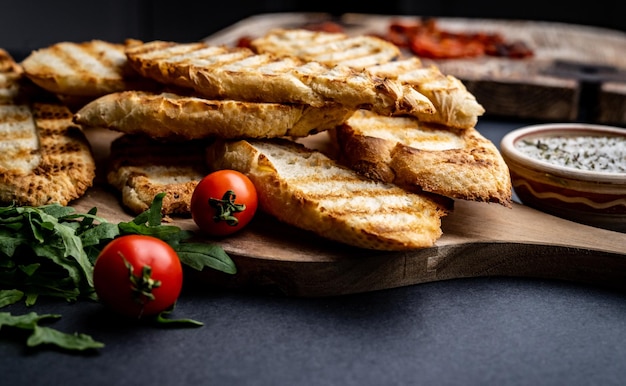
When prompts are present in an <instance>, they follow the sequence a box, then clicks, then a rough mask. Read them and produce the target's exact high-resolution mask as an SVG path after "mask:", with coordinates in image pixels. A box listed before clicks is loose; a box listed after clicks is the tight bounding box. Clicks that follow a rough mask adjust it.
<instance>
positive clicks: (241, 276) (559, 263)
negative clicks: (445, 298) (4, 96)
mask: <svg viewBox="0 0 626 386" xmlns="http://www.w3.org/2000/svg"><path fill="white" fill-rule="evenodd" d="M86 134H87V136H88V139H89V141H90V143H91V144H92V148H93V151H94V155H95V158H96V162H97V167H98V176H97V178H96V184H95V187H94V188H91V189H90V190H88V192H87V194H86V195H85V196H84V197H83V198H81V199H79V200H77V201H76V202H75V203H73V206H74V207H75V208H76V209H77V210H78V211H79V212H83V213H84V212H86V211H88V210H89V209H91V208H92V207H97V208H98V215H100V216H102V217H104V218H106V219H108V220H109V221H113V222H120V221H129V220H130V219H132V218H133V217H134V215H132V214H130V213H128V212H126V211H125V210H124V209H123V208H122V207H121V206H120V201H119V195H118V193H117V192H116V191H114V190H112V189H111V188H109V187H107V185H106V184H105V180H104V172H103V171H104V170H105V163H106V161H107V158H108V155H109V146H110V143H111V141H112V140H113V139H114V138H116V137H117V136H119V135H120V134H119V133H117V132H113V131H110V130H106V129H87V130H86ZM306 141H307V142H308V143H307V144H308V145H310V146H312V147H317V148H321V147H323V146H324V145H325V143H327V141H328V137H327V136H325V134H318V135H316V136H313V137H310V138H307V139H306ZM442 223H443V226H442V227H443V236H442V237H441V238H440V239H439V240H438V241H437V243H436V245H435V246H434V247H432V248H425V249H419V250H414V251H409V252H381V251H371V250H362V249H357V248H354V247H350V246H346V245H342V244H339V243H336V242H332V241H328V240H325V239H322V238H320V237H317V236H315V235H313V234H311V233H308V232H305V231H302V230H299V229H297V228H294V227H291V226H288V225H285V224H282V223H279V222H278V221H276V220H274V219H273V218H271V217H269V216H267V215H264V214H262V213H259V214H258V215H257V216H256V217H255V218H254V220H253V221H252V223H251V224H249V226H248V227H247V228H246V229H244V230H243V231H242V232H241V233H239V234H236V235H234V236H231V237H229V238H226V239H221V240H218V239H214V240H209V239H203V240H202V241H205V242H209V243H217V244H219V245H221V246H222V247H223V248H224V249H225V250H226V252H227V253H228V254H229V255H230V256H231V257H232V258H233V260H234V261H235V264H236V265H237V268H238V273H237V274H236V275H226V274H222V273H221V272H216V271H205V272H202V273H196V272H191V271H190V276H189V277H190V278H191V279H192V280H193V283H198V284H199V285H200V286H202V287H206V286H212V285H216V286H222V287H227V288H237V289H256V290H262V291H265V292H273V293H280V294H285V295H289V296H303V297H313V296H332V295H343V294H351V293H359V292H367V291H374V290H380V289H386V288H394V287H399V286H407V285H413V284H418V283H424V282H430V281H437V280H447V279H455V278H467V277H478V276H490V275H504V276H525V277H536V278H551V279H562V280H571V281H576V282H580V283H592V284H597V285H607V286H611V287H616V288H620V289H621V288H624V287H626V280H624V277H625V276H626V233H618V232H613V231H608V230H603V229H599V228H594V227H590V226H585V225H581V224H577V223H573V222H570V221H566V220H562V219H559V218H557V217H553V216H550V215H547V214H544V213H542V212H539V211H536V210H534V209H531V208H528V207H525V206H522V205H518V204H515V205H514V206H513V208H512V209H509V208H505V207H503V206H501V205H497V204H486V203H473V202H465V201H459V200H457V201H456V202H455V208H454V211H453V212H452V214H450V215H448V216H447V217H444V218H443V219H442ZM173 224H174V225H178V226H180V227H181V228H183V229H188V230H197V228H196V226H195V224H194V223H193V221H192V220H191V219H189V218H186V219H185V218H178V219H175V221H174V222H173Z"/></svg>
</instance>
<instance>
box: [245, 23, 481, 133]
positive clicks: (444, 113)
mask: <svg viewBox="0 0 626 386" xmlns="http://www.w3.org/2000/svg"><path fill="white" fill-rule="evenodd" d="M356 42H358V43H360V44H361V45H360V46H353V45H352V44H351V43H356ZM385 43H386V44H387V45H391V46H393V47H396V46H395V45H393V44H391V43H389V42H386V41H385ZM250 47H251V48H252V49H253V50H254V51H255V52H257V53H266V54H275V55H281V56H288V55H291V56H296V57H301V58H303V59H305V60H315V61H319V62H322V63H324V64H326V65H329V66H333V65H341V66H348V67H351V68H354V69H355V70H359V71H362V70H366V71H367V72H368V73H370V74H372V75H374V76H377V77H380V78H387V79H393V80H396V81H398V82H399V83H400V84H402V85H404V86H410V87H413V88H414V89H415V90H417V91H418V92H419V93H420V94H422V95H424V96H426V97H427V98H428V99H429V100H430V101H431V103H432V104H433V106H434V108H435V113H434V114H432V113H427V114H424V113H423V112H421V111H417V110H416V111H415V113H413V114H411V115H414V116H416V117H418V118H419V119H420V120H422V121H424V122H433V123H439V124H443V125H446V126H450V127H459V128H470V127H474V126H475V125H476V122H477V121H478V117H479V116H481V115H483V114H484V113H485V109H484V108H483V106H482V105H480V103H478V101H477V100H476V98H475V96H474V95H472V94H471V93H470V92H469V91H468V90H467V88H466V87H465V86H464V85H463V83H462V82H461V81H460V80H459V79H457V78H455V77H454V76H452V75H444V74H442V73H441V71H440V70H439V68H437V67H436V66H434V65H430V66H424V65H423V64H422V62H421V60H420V59H419V58H417V57H402V56H401V55H400V54H397V55H392V52H393V50H392V49H391V48H387V46H385V45H383V44H382V43H381V39H380V38H377V37H374V36H364V35H358V36H353V37H350V36H348V35H347V34H343V33H335V32H323V31H316V32H311V31H306V30H302V29H273V30H270V31H269V32H268V33H267V34H265V35H264V36H262V37H259V38H256V39H254V40H252V41H251V42H250ZM396 49H397V50H398V52H400V50H399V49H398V48H397V47H396Z"/></svg>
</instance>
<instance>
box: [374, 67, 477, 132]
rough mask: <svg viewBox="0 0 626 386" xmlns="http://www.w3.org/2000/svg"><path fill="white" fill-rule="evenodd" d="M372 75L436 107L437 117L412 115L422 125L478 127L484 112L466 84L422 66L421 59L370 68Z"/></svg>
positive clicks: (432, 68)
mask: <svg viewBox="0 0 626 386" xmlns="http://www.w3.org/2000/svg"><path fill="white" fill-rule="evenodd" d="M367 71H369V72H370V73H372V74H374V75H377V76H380V77H387V78H390V79H396V80H398V81H399V82H400V83H402V84H405V85H410V86H411V87H414V88H415V89H416V90H417V91H419V92H420V93H421V94H422V95H425V96H426V97H427V98H428V99H430V101H431V102H432V103H433V105H434V106H435V109H436V111H435V113H434V114H423V113H421V112H419V111H418V112H416V113H415V114H413V115H414V116H415V117H417V118H419V120H420V121H422V122H431V123H437V124H442V125H445V126H449V127H455V128H463V129H469V128H473V127H475V126H476V123H477V122H478V117H480V116H481V115H483V114H484V113H485V108H484V107H483V106H482V105H481V104H480V103H478V101H477V100H476V97H475V96H474V95H473V94H472V93H470V92H469V91H468V90H467V88H466V87H465V85H464V84H463V82H461V81H460V80H459V79H458V78H456V77H454V76H452V75H444V74H443V73H442V72H441V71H440V70H439V68H438V67H436V66H434V65H430V66H423V65H422V62H421V61H420V60H419V59H418V58H415V57H413V58H408V59H402V60H397V61H394V62H388V63H383V64H377V65H374V66H370V67H368V68H367Z"/></svg>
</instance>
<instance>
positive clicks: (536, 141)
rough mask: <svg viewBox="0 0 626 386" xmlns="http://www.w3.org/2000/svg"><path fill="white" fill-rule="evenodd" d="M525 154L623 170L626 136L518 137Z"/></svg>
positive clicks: (582, 167) (599, 169) (561, 163)
mask: <svg viewBox="0 0 626 386" xmlns="http://www.w3.org/2000/svg"><path fill="white" fill-rule="evenodd" d="M515 147H516V148H517V149H519V150H520V151H521V152H523V153H524V154H526V155H528V156H530V157H532V158H536V159H539V160H541V161H546V162H548V163H550V164H553V165H558V166H564V167H567V168H572V169H578V170H586V171H597V172H603V173H626V137H619V136H555V137H542V138H533V139H524V140H522V141H518V142H517V143H516V144H515Z"/></svg>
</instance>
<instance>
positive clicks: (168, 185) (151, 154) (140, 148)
mask: <svg viewBox="0 0 626 386" xmlns="http://www.w3.org/2000/svg"><path fill="white" fill-rule="evenodd" d="M205 147H206V142H204V141H185V142H178V143H176V142H165V141H157V140H153V139H150V138H149V137H147V136H145V135H130V134H124V135H122V136H120V137H118V138H116V139H115V140H114V141H113V142H112V143H111V155H110V156H109V163H108V165H107V167H108V168H107V182H108V183H109V184H111V185H112V186H113V187H114V188H116V189H117V190H118V191H119V192H120V195H121V199H122V204H123V205H124V206H125V207H126V208H128V209H129V210H130V211H131V212H133V213H135V214H139V213H142V212H144V211H145V210H147V209H148V208H149V207H150V204H151V203H152V201H153V200H154V197H155V196H156V195H157V194H159V193H161V192H164V193H166V194H165V197H163V203H162V206H161V213H162V214H163V215H182V216H188V215H190V213H191V196H192V195H193V191H194V189H195V188H196V186H197V185H198V183H199V182H200V180H201V179H202V178H203V177H204V176H205V175H206V174H208V168H207V167H206V165H205V162H204V149H205Z"/></svg>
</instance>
